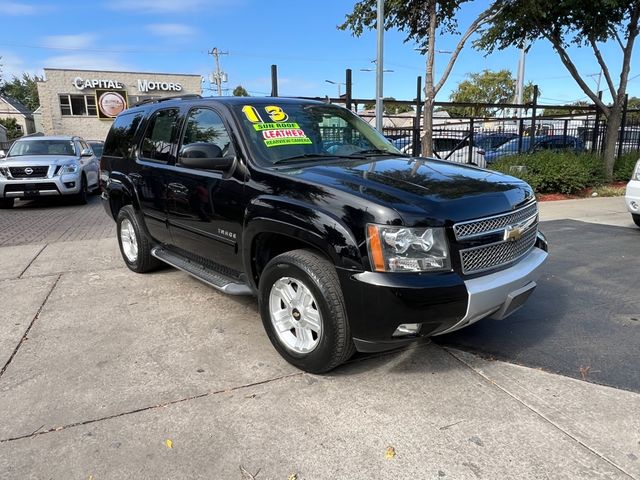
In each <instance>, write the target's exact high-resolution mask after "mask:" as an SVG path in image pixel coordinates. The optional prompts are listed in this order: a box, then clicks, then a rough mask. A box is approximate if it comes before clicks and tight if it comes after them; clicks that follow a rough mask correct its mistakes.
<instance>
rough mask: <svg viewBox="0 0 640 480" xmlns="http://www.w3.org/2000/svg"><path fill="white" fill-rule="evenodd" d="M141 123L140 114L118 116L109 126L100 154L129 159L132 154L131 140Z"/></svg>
mask: <svg viewBox="0 0 640 480" xmlns="http://www.w3.org/2000/svg"><path fill="white" fill-rule="evenodd" d="M141 121H142V113H141V112H139V113H125V114H123V115H118V116H117V117H116V119H115V120H114V122H113V125H111V130H109V134H108V135H107V140H106V141H105V143H104V149H103V151H102V154H103V155H104V156H110V157H124V158H128V157H130V156H131V154H132V153H133V138H134V136H135V134H136V130H138V126H139V125H140V122H141Z"/></svg>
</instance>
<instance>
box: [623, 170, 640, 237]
mask: <svg viewBox="0 0 640 480" xmlns="http://www.w3.org/2000/svg"><path fill="white" fill-rule="evenodd" d="M624 201H625V203H626V205H627V210H629V213H631V218H633V221H634V223H635V224H636V225H637V226H638V227H640V160H638V162H637V163H636V166H635V168H634V169H633V175H632V176H631V180H630V181H629V183H628V184H627V190H626V192H625V195H624Z"/></svg>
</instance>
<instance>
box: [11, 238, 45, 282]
mask: <svg viewBox="0 0 640 480" xmlns="http://www.w3.org/2000/svg"><path fill="white" fill-rule="evenodd" d="M48 246H49V244H48V243H45V245H44V246H43V247H42V248H41V249H40V251H39V252H38V253H36V256H35V257H33V258H32V259H31V261H30V262H29V265H27V266H26V267H25V269H24V270H22V272H20V275H18V277H17V279H16V280H19V279H21V278H22V275H24V273H25V272H26V271H27V270H29V267H30V266H31V265H33V262H35V261H36V259H37V258H38V257H39V256H40V254H41V253H42V252H44V249H45V248H47V247H48Z"/></svg>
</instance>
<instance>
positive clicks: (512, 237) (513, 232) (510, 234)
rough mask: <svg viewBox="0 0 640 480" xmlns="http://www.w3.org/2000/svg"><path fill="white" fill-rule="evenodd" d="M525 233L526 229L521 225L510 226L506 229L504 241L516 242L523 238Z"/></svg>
mask: <svg viewBox="0 0 640 480" xmlns="http://www.w3.org/2000/svg"><path fill="white" fill-rule="evenodd" d="M523 233H524V228H523V227H522V226H520V225H509V226H508V227H507V228H505V229H504V237H503V240H504V241H505V242H515V241H516V240H520V238H522V234H523Z"/></svg>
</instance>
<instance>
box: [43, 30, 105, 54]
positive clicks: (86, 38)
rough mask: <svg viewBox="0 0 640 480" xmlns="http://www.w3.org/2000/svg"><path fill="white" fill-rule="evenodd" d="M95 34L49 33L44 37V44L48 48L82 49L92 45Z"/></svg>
mask: <svg viewBox="0 0 640 480" xmlns="http://www.w3.org/2000/svg"><path fill="white" fill-rule="evenodd" d="M96 38H97V37H96V35H94V34H92V33H79V34H76V35H50V36H47V37H44V38H43V40H44V44H45V45H47V46H48V47H50V48H60V49H63V50H82V49H83V48H87V47H91V46H93V44H94V42H95V40H96Z"/></svg>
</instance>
